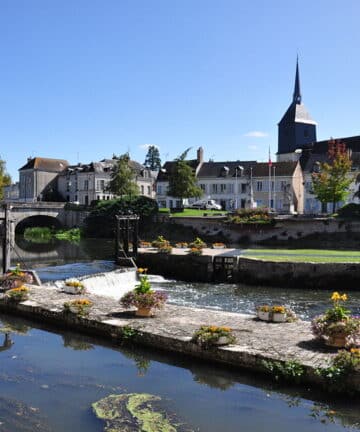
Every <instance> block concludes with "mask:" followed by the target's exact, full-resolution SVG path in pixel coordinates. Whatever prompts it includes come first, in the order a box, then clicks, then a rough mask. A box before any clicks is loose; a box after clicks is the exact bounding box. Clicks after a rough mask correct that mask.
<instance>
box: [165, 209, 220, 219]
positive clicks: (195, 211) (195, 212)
mask: <svg viewBox="0 0 360 432" xmlns="http://www.w3.org/2000/svg"><path fill="white" fill-rule="evenodd" d="M159 212H160V213H169V209H164V208H162V209H159ZM204 213H205V214H206V215H207V216H214V215H219V214H220V215H226V214H227V211H225V210H198V209H188V208H186V209H184V211H183V212H179V213H169V214H170V216H171V217H188V216H197V217H203V216H204Z"/></svg>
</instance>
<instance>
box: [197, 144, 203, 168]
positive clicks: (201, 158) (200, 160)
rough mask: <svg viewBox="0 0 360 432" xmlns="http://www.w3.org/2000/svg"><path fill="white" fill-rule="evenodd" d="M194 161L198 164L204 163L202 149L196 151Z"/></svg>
mask: <svg viewBox="0 0 360 432" xmlns="http://www.w3.org/2000/svg"><path fill="white" fill-rule="evenodd" d="M196 160H197V162H198V163H199V164H200V163H203V162H204V149H203V148H202V147H199V148H198V150H197V158H196Z"/></svg>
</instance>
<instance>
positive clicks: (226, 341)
mask: <svg viewBox="0 0 360 432" xmlns="http://www.w3.org/2000/svg"><path fill="white" fill-rule="evenodd" d="M212 344H213V345H217V346H221V345H228V344H229V339H228V338H227V337H226V336H220V337H219V339H217V340H215V341H213V342H212Z"/></svg>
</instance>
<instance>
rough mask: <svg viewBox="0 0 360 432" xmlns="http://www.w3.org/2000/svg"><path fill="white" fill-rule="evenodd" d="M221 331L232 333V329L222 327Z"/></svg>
mask: <svg viewBox="0 0 360 432" xmlns="http://www.w3.org/2000/svg"><path fill="white" fill-rule="evenodd" d="M221 330H223V331H224V332H231V328H230V327H221Z"/></svg>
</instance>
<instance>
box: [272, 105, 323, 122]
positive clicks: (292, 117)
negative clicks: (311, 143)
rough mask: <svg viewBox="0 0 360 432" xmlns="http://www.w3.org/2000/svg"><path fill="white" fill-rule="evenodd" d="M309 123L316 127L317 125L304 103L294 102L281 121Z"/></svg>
mask: <svg viewBox="0 0 360 432" xmlns="http://www.w3.org/2000/svg"><path fill="white" fill-rule="evenodd" d="M294 122H295V123H307V124H313V125H316V124H317V123H316V122H315V121H314V120H313V119H312V118H311V116H310V114H309V112H308V111H307V109H306V107H305V105H304V104H302V103H300V104H299V103H296V102H292V103H291V104H290V106H289V108H288V109H287V111H286V113H285V114H284V116H283V118H282V119H281V120H280V122H279V125H280V124H281V123H294Z"/></svg>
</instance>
